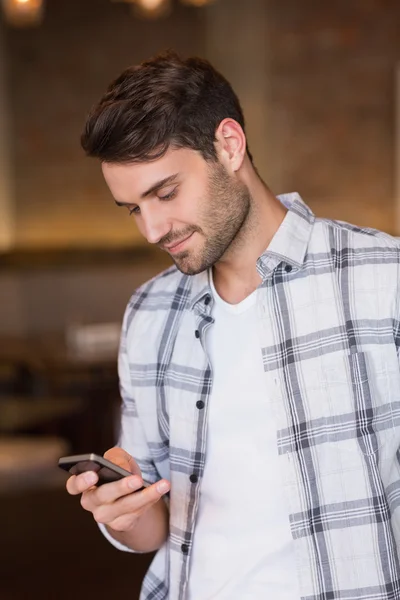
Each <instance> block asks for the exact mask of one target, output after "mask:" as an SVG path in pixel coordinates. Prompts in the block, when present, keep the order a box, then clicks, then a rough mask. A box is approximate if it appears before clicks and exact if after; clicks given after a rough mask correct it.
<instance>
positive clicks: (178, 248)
mask: <svg viewBox="0 0 400 600" xmlns="http://www.w3.org/2000/svg"><path fill="white" fill-rule="evenodd" d="M193 233H194V231H193V232H192V233H191V234H190V235H188V236H187V237H186V238H184V239H183V240H179V241H178V242H174V243H173V244H170V245H169V246H164V250H166V251H167V252H169V253H170V254H178V252H182V250H184V248H185V246H186V244H187V243H188V241H189V240H190V238H191V237H192V235H193Z"/></svg>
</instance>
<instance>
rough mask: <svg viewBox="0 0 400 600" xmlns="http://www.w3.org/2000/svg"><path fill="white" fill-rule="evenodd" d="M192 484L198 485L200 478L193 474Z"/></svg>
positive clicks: (191, 477)
mask: <svg viewBox="0 0 400 600" xmlns="http://www.w3.org/2000/svg"><path fill="white" fill-rule="evenodd" d="M189 479H190V481H191V483H197V482H198V480H199V478H198V477H197V475H196V473H193V474H192V475H191V476H190V477H189Z"/></svg>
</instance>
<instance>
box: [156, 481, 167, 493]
mask: <svg viewBox="0 0 400 600" xmlns="http://www.w3.org/2000/svg"><path fill="white" fill-rule="evenodd" d="M168 490H169V484H168V482H167V481H160V483H158V484H157V492H158V493H159V494H165V492H168Z"/></svg>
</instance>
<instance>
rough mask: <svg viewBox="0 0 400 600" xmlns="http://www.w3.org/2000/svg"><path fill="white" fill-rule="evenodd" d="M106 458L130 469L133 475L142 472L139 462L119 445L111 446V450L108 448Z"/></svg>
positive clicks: (127, 469) (123, 467)
mask: <svg viewBox="0 0 400 600" xmlns="http://www.w3.org/2000/svg"><path fill="white" fill-rule="evenodd" d="M104 458H106V459H107V460H109V461H110V462H112V463H114V464H115V465H118V466H119V467H121V468H122V469H125V470H126V471H129V472H130V473H132V475H140V476H141V472H140V469H139V466H138V464H137V462H136V461H135V460H134V458H133V457H132V456H131V455H130V454H128V453H127V452H126V451H125V450H123V449H122V448H118V447H117V446H116V447H114V448H110V450H107V452H106V453H105V454H104Z"/></svg>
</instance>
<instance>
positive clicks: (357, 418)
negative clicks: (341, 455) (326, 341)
mask: <svg viewBox="0 0 400 600" xmlns="http://www.w3.org/2000/svg"><path fill="white" fill-rule="evenodd" d="M321 380H322V383H323V388H324V391H325V394H326V398H327V400H328V402H327V423H328V426H329V428H330V429H331V434H332V436H333V437H334V438H335V441H337V442H338V443H340V442H347V443H343V444H341V449H349V450H352V449H354V447H355V445H356V446H357V447H358V448H359V450H361V452H362V453H363V454H366V455H374V454H376V453H377V452H378V451H379V450H381V449H383V447H384V446H385V445H386V444H387V443H388V442H389V441H390V440H392V439H393V436H395V435H396V433H397V431H396V428H398V426H399V407H400V373H399V363H398V358H397V353H396V349H395V347H394V346H393V347H391V346H389V347H385V346H384V347H374V348H372V349H368V350H365V351H361V352H348V353H345V354H343V353H341V354H340V355H338V356H336V357H332V355H331V356H329V355H327V356H325V357H324V358H323V360H322V373H321ZM352 442H353V443H352Z"/></svg>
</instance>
